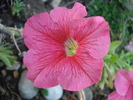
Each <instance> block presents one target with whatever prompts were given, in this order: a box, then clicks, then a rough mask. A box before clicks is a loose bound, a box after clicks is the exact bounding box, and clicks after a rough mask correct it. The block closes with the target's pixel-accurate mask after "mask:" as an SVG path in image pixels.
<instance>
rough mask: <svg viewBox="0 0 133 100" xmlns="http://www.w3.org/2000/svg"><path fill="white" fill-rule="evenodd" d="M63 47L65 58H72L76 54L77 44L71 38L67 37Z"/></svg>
mask: <svg viewBox="0 0 133 100" xmlns="http://www.w3.org/2000/svg"><path fill="white" fill-rule="evenodd" d="M64 46H65V51H66V55H67V56H73V55H75V54H76V50H77V48H78V43H77V42H76V41H75V40H74V39H73V38H71V37H68V39H67V40H66V42H65V43H64Z"/></svg>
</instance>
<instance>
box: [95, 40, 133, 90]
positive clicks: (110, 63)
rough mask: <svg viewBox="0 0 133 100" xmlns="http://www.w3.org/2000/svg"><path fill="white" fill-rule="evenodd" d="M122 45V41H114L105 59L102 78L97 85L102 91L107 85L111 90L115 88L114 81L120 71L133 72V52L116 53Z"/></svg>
mask: <svg viewBox="0 0 133 100" xmlns="http://www.w3.org/2000/svg"><path fill="white" fill-rule="evenodd" d="M120 44H121V42H120V41H113V42H112V43H111V45H110V50H109V53H108V54H107V55H106V56H105V57H104V62H105V63H104V68H103V72H102V78H101V80H100V81H99V83H98V84H97V86H100V88H101V89H104V86H105V84H107V85H108V86H109V87H110V88H111V89H112V88H113V80H114V78H115V73H117V71H118V69H126V70H127V71H131V69H132V68H133V62H132V61H133V52H125V51H123V50H122V51H121V52H120V53H119V54H118V53H116V51H117V48H118V47H119V46H120Z"/></svg>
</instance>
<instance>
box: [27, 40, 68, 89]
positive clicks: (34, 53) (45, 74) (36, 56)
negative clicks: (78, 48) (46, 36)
mask: <svg viewBox="0 0 133 100" xmlns="http://www.w3.org/2000/svg"><path fill="white" fill-rule="evenodd" d="M40 46H41V47H40V48H39V47H38V48H37V49H34V50H33V49H30V50H29V51H28V52H27V53H26V54H25V56H24V64H25V66H26V67H27V68H28V74H27V77H28V78H29V79H30V80H31V81H32V82H34V83H35V86H36V87H40V88H48V87H52V86H55V85H58V84H59V83H58V80H57V76H58V73H59V70H58V66H56V65H57V64H58V63H59V62H60V61H61V60H62V59H64V57H66V55H65V50H64V47H60V46H58V44H56V45H53V44H51V42H47V43H46V44H45V42H44V43H42V44H41V45H40Z"/></svg>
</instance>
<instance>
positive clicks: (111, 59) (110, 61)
mask: <svg viewBox="0 0 133 100" xmlns="http://www.w3.org/2000/svg"><path fill="white" fill-rule="evenodd" d="M117 59H118V55H117V54H113V55H112V56H111V58H110V60H109V63H110V64H113V63H115V62H116V60H117Z"/></svg>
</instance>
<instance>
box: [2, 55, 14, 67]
mask: <svg viewBox="0 0 133 100" xmlns="http://www.w3.org/2000/svg"><path fill="white" fill-rule="evenodd" d="M0 59H1V60H2V61H3V62H4V63H5V65H6V66H7V67H11V66H12V64H11V63H10V61H9V59H8V58H7V57H6V55H4V54H0Z"/></svg>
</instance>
